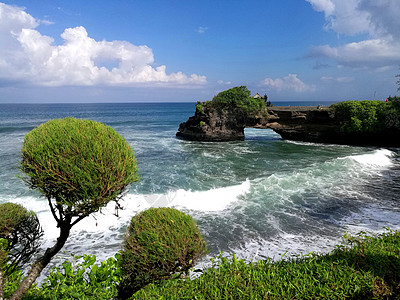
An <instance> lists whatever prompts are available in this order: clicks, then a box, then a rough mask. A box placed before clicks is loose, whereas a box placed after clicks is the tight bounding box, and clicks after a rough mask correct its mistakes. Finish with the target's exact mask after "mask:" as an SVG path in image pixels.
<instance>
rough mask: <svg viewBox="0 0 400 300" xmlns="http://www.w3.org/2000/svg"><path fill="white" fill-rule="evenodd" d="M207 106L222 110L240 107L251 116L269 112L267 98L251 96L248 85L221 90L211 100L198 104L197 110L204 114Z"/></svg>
mask: <svg viewBox="0 0 400 300" xmlns="http://www.w3.org/2000/svg"><path fill="white" fill-rule="evenodd" d="M205 106H206V107H207V106H208V107H213V108H218V109H221V110H230V109H240V110H242V111H243V112H244V114H245V115H247V116H249V117H254V116H256V115H262V114H266V113H267V110H266V104H265V100H264V99H263V98H257V99H255V98H253V97H250V91H249V90H248V89H247V87H246V86H238V87H234V88H231V89H228V90H226V91H223V92H220V93H219V94H217V95H216V96H215V97H214V98H213V99H212V100H211V101H206V102H201V103H199V104H197V105H196V111H197V112H198V113H199V114H203V113H204V107H205Z"/></svg>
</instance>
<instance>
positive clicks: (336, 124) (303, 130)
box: [176, 106, 400, 147]
mask: <svg viewBox="0 0 400 300" xmlns="http://www.w3.org/2000/svg"><path fill="white" fill-rule="evenodd" d="M342 121H343V120H340V119H339V118H338V117H337V116H335V113H334V110H332V109H330V108H328V107H322V108H318V107H316V106H297V107H284V106H281V107H279V106H277V107H268V108H267V113H263V114H260V115H255V116H254V115H253V116H249V114H247V113H246V112H244V111H243V110H242V109H240V108H237V107H234V108H228V109H216V108H213V107H204V109H203V110H202V111H198V110H196V113H195V115H194V116H193V117H190V118H189V120H188V121H186V122H184V123H181V124H180V126H179V129H178V132H177V134H176V135H177V137H179V138H183V139H187V140H194V141H204V142H220V141H235V140H244V128H270V129H273V130H274V131H275V132H276V133H278V134H280V135H281V137H282V138H283V139H288V140H295V141H304V142H316V143H334V144H349V145H372V146H396V147H397V146H400V139H399V136H398V132H387V133H384V134H382V133H376V134H371V133H368V134H360V133H357V134H355V133H345V132H343V131H342V130H340V128H341V125H342Z"/></svg>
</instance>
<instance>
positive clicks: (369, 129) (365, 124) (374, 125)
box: [331, 97, 400, 133]
mask: <svg viewBox="0 0 400 300" xmlns="http://www.w3.org/2000/svg"><path fill="white" fill-rule="evenodd" d="M392 99H393V100H392ZM391 100H392V101H388V102H382V101H378V100H364V101H344V102H339V103H335V104H332V105H331V108H332V109H333V110H334V113H335V117H337V118H338V119H339V120H341V122H342V126H341V130H342V131H344V132H347V133H379V132H383V131H385V130H387V129H394V130H400V126H399V125H400V105H399V103H400V101H398V100H397V97H395V98H391Z"/></svg>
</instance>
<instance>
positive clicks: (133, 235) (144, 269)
mask: <svg viewBox="0 0 400 300" xmlns="http://www.w3.org/2000/svg"><path fill="white" fill-rule="evenodd" d="M205 252H206V245H205V242H204V240H203V238H202V236H201V234H200V231H199V229H198V228H197V226H196V224H195V223H194V221H193V219H192V218H191V217H190V216H189V215H186V214H184V213H182V212H180V211H178V210H176V209H172V208H150V209H148V210H146V211H144V212H142V213H140V214H139V215H137V216H134V217H133V218H132V220H131V223H130V225H129V227H128V229H127V233H126V237H125V241H124V243H123V248H122V252H121V275H122V276H121V277H122V279H121V280H122V281H121V283H120V288H119V297H121V298H123V299H126V298H128V297H130V296H131V295H132V294H133V293H134V292H135V291H137V290H139V289H140V288H142V287H143V286H145V285H147V284H148V283H150V282H155V281H159V280H162V279H169V278H178V277H179V276H180V275H181V274H185V273H187V272H188V271H189V269H190V268H192V267H193V265H194V262H195V260H196V259H197V258H198V257H200V256H201V255H202V254H204V253H205Z"/></svg>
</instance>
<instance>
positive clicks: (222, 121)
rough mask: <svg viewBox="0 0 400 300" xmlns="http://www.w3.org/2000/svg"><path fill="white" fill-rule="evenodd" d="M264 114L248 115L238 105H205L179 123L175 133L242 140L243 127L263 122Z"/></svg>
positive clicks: (203, 138) (194, 138)
mask: <svg viewBox="0 0 400 300" xmlns="http://www.w3.org/2000/svg"><path fill="white" fill-rule="evenodd" d="M265 122H266V116H260V117H258V116H256V117H249V116H248V114H247V113H246V112H244V111H243V110H242V109H240V108H238V107H230V108H228V109H216V108H213V107H209V106H205V107H204V108H203V110H201V111H198V110H196V113H195V115H194V116H193V117H190V118H189V120H187V121H186V122H185V123H181V124H180V126H179V129H178V132H177V133H176V136H177V137H179V138H183V139H187V140H192V141H204V142H225V141H237V140H244V128H246V127H255V126H257V125H259V124H265Z"/></svg>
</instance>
